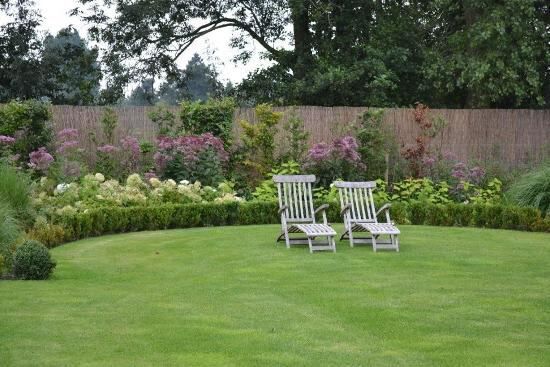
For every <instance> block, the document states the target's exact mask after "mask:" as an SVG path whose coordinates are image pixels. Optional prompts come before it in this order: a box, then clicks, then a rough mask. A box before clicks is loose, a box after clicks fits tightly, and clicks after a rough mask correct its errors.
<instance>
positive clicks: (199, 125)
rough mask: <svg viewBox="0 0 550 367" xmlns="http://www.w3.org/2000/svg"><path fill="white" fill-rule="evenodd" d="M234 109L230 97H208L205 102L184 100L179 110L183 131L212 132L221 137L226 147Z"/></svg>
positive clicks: (228, 144) (188, 132)
mask: <svg viewBox="0 0 550 367" xmlns="http://www.w3.org/2000/svg"><path fill="white" fill-rule="evenodd" d="M234 110H235V102H234V101H233V100H232V99H231V98H223V99H209V100H208V101H206V102H189V101H184V102H182V103H181V111H180V119H181V122H182V129H183V133H185V134H197V135H199V134H204V133H208V132H209V133H212V134H213V135H214V136H217V137H219V138H221V139H222V140H223V142H224V145H225V147H226V148H227V147H229V146H230V145H231V141H232V139H231V132H232V128H233V111H234Z"/></svg>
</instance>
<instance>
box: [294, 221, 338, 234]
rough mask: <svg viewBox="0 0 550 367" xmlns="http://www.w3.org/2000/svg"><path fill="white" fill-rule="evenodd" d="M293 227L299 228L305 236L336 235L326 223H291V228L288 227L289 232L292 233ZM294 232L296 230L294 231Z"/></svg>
mask: <svg viewBox="0 0 550 367" xmlns="http://www.w3.org/2000/svg"><path fill="white" fill-rule="evenodd" d="M293 228H296V229H298V230H300V231H301V232H304V233H305V234H306V236H308V237H314V236H336V231H335V230H334V229H332V227H330V226H328V225H326V224H317V223H315V224H314V223H309V224H293V225H292V226H291V228H289V232H290V233H293V232H294V231H293V230H292V229H293ZM294 233H296V232H294Z"/></svg>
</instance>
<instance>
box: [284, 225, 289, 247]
mask: <svg viewBox="0 0 550 367" xmlns="http://www.w3.org/2000/svg"><path fill="white" fill-rule="evenodd" d="M285 242H286V248H290V238H289V236H288V228H285Z"/></svg>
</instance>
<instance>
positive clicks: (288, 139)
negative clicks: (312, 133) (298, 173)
mask: <svg viewBox="0 0 550 367" xmlns="http://www.w3.org/2000/svg"><path fill="white" fill-rule="evenodd" d="M283 128H284V132H285V135H284V136H283V138H282V139H281V143H280V152H279V153H280V157H279V159H280V160H281V161H295V162H301V161H302V159H303V158H304V154H305V152H306V150H307V140H308V138H309V133H308V132H307V131H305V129H304V121H303V120H302V119H301V118H300V117H298V114H297V112H296V109H295V108H292V109H291V110H290V113H289V117H288V120H287V122H285V124H284V125H283Z"/></svg>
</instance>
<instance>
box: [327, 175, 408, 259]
mask: <svg viewBox="0 0 550 367" xmlns="http://www.w3.org/2000/svg"><path fill="white" fill-rule="evenodd" d="M334 186H336V187H337V188H338V192H339V195H340V205H341V208H342V211H341V213H340V214H341V215H343V216H344V226H345V232H344V234H342V237H341V238H340V239H341V240H343V239H349V244H350V246H351V247H353V245H354V244H360V243H366V244H372V249H373V250H374V251H375V252H376V250H378V249H389V250H396V251H399V238H398V236H399V234H400V233H401V232H399V229H397V227H396V226H395V225H394V223H392V221H391V219H390V210H389V209H390V206H391V204H386V205H384V206H383V207H381V208H380V210H378V211H376V210H375V208H374V200H373V198H372V190H373V189H374V188H375V187H376V182H374V181H371V182H343V181H337V182H335V183H334ZM382 211H385V212H386V223H378V219H377V216H378V214H380V213H381V212H382ZM358 232H368V233H370V236H368V237H358V236H355V235H354V233H358ZM380 236H383V237H386V238H379V237H380Z"/></svg>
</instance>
